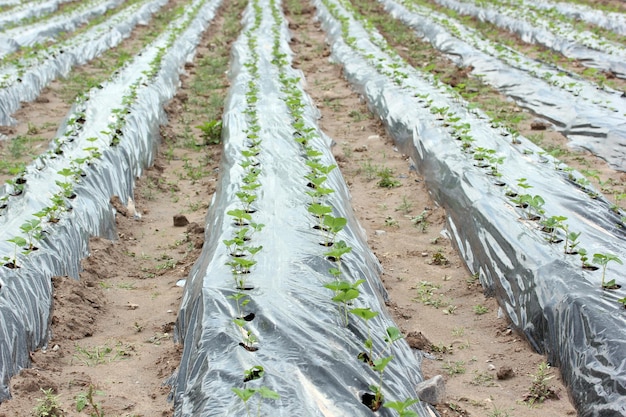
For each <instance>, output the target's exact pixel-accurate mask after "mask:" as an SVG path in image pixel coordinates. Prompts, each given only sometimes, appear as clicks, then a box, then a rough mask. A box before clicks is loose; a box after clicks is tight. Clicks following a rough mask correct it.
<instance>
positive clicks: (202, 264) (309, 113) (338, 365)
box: [172, 1, 430, 417]
mask: <svg viewBox="0 0 626 417" xmlns="http://www.w3.org/2000/svg"><path fill="white" fill-rule="evenodd" d="M270 5H271V4H270ZM258 6H259V9H260V10H262V23H261V25H260V27H259V28H258V29H257V30H255V31H253V32H251V33H250V36H251V37H252V38H253V39H254V40H255V41H256V43H257V44H258V48H257V50H258V53H259V59H258V60H256V61H255V62H256V63H257V64H258V73H259V74H261V75H260V80H259V81H258V84H259V85H258V87H259V93H258V97H259V100H258V102H256V109H257V111H258V115H259V124H260V127H261V129H260V131H259V138H260V139H262V143H261V145H260V148H261V150H260V153H259V155H258V156H256V157H255V158H256V160H258V162H259V163H260V165H259V168H260V169H261V174H260V177H259V182H260V183H261V187H259V188H258V189H257V190H260V191H258V199H257V200H256V201H255V202H254V206H253V208H254V210H256V211H255V212H254V213H253V214H252V216H253V221H254V222H257V223H262V224H264V225H265V227H264V228H263V229H262V230H261V231H258V232H256V233H254V235H253V236H252V238H251V241H250V245H254V246H259V245H261V246H262V247H263V248H262V250H261V251H260V252H259V253H258V254H257V255H256V256H255V260H257V264H256V265H255V266H254V268H253V270H252V271H251V273H250V274H248V275H247V278H246V282H247V283H249V284H251V285H252V286H253V287H254V288H253V289H249V290H245V291H244V293H245V294H246V296H247V298H248V299H249V301H250V302H249V303H248V304H247V305H246V306H245V308H244V310H245V313H246V314H247V313H250V312H252V313H254V315H255V317H254V319H253V320H252V321H250V322H248V323H249V324H248V325H247V327H249V328H250V331H251V332H252V333H253V334H255V335H256V337H257V338H258V339H259V343H258V348H259V349H258V350H257V351H256V352H249V351H247V350H246V349H244V348H243V347H241V346H239V343H238V342H240V341H241V340H242V335H241V334H240V330H239V329H238V327H237V326H236V325H235V323H234V322H233V319H234V318H236V317H237V315H238V314H239V312H238V310H237V306H236V303H235V301H234V300H232V299H230V298H229V297H231V296H233V295H235V294H237V293H238V292H239V290H237V289H236V285H235V282H234V280H233V275H232V272H231V270H230V268H229V267H228V266H227V265H226V262H228V261H229V259H230V255H229V253H228V252H229V251H228V249H227V247H226V246H225V245H224V243H223V240H225V239H230V238H231V237H232V236H233V234H234V233H235V232H236V231H237V230H238V229H237V227H236V226H235V225H234V224H233V220H232V217H230V216H228V215H227V214H226V213H227V212H228V211H229V210H232V209H236V208H238V207H240V204H239V201H238V200H237V199H236V198H235V195H234V194H235V192H236V191H237V184H241V181H242V178H243V176H244V169H243V168H242V166H241V164H240V163H241V162H242V161H243V156H242V154H241V152H242V150H245V149H247V147H246V146H247V142H248V140H247V138H246V136H247V134H246V130H247V129H248V127H249V124H248V121H247V118H246V116H245V111H246V109H247V108H248V105H247V102H246V90H247V86H248V85H249V84H248V83H249V81H251V79H252V75H251V73H250V71H249V66H250V65H249V64H248V62H249V59H250V56H251V52H250V50H249V49H248V44H247V43H246V37H245V36H242V37H240V38H239V39H238V41H236V42H235V43H234V44H233V46H232V54H233V61H232V64H231V70H230V75H231V78H232V82H231V88H230V93H229V97H228V100H227V103H226V106H225V112H224V116H223V135H222V136H223V138H224V152H223V157H222V165H221V168H220V173H221V179H220V182H219V184H218V187H217V191H216V192H215V195H214V197H213V200H212V202H211V206H210V208H209V211H208V213H207V217H206V219H207V221H206V238H205V243H204V246H203V250H202V254H201V256H200V258H199V260H198V261H197V263H196V264H195V265H194V267H193V269H192V271H191V272H190V275H189V277H188V279H187V283H186V286H185V291H184V295H183V300H182V302H181V309H180V313H179V315H178V320H177V325H176V330H175V335H176V338H177V339H178V340H180V341H182V342H183V344H184V349H183V354H182V359H181V364H180V366H179V369H178V372H177V374H176V375H175V376H174V377H173V378H172V385H173V397H174V404H175V415H176V416H200V415H212V416H241V415H243V414H244V413H245V411H244V405H243V403H242V402H241V400H240V399H239V398H238V397H237V396H236V395H235V393H234V392H233V391H232V390H231V388H233V387H235V388H243V387H244V382H243V378H244V371H245V370H248V369H250V368H251V367H253V366H262V367H263V368H264V370H265V376H264V377H263V379H262V380H261V381H260V384H262V385H263V386H266V387H268V388H269V389H271V390H274V391H276V392H277V393H278V394H279V395H280V398H279V399H276V400H262V403H261V404H260V410H261V415H271V416H273V417H278V416H288V417H292V416H302V417H313V416H320V417H321V416H326V417H328V416H337V417H339V416H342V417H343V416H351V417H358V416H371V415H373V413H372V411H371V410H370V409H369V408H368V407H366V406H365V405H363V404H362V403H361V399H360V394H361V393H362V392H364V391H369V388H368V386H369V385H371V384H376V383H377V381H378V376H377V374H376V372H374V371H373V370H372V369H371V368H370V367H369V366H368V365H366V364H365V363H363V362H361V361H360V360H359V359H357V356H358V354H359V353H360V352H362V351H363V350H364V341H365V339H366V338H367V330H366V328H365V326H364V324H363V322H362V320H360V319H358V318H356V317H354V316H353V317H351V318H350V319H349V325H348V326H347V327H346V326H344V324H343V323H342V318H341V317H342V316H341V313H340V311H339V308H338V304H336V303H335V302H333V301H332V300H331V298H332V297H333V295H334V294H333V291H331V290H329V289H326V288H324V284H326V283H329V282H333V281H334V278H333V277H332V276H331V275H330V274H329V272H328V271H329V269H330V268H332V267H333V266H334V265H335V263H333V262H331V261H329V260H327V259H325V257H324V255H323V254H324V253H325V252H326V251H327V250H328V248H326V247H323V246H321V245H320V241H321V237H320V232H319V231H317V230H314V229H313V226H314V225H315V224H316V220H315V218H314V217H312V215H311V214H310V213H309V212H308V211H307V208H308V205H309V204H310V202H311V197H310V196H309V195H307V194H306V191H307V190H310V188H308V187H307V185H306V184H307V180H306V179H305V177H304V176H305V175H306V174H307V173H309V168H308V167H307V166H306V164H305V162H306V159H305V155H304V153H303V150H302V147H301V146H300V145H299V144H298V143H297V142H296V141H295V140H294V137H293V127H292V126H291V119H292V117H291V115H290V114H289V112H288V111H287V107H286V105H285V102H284V100H285V95H284V94H283V93H281V91H280V83H279V77H278V70H277V67H276V66H275V65H274V64H273V63H272V60H273V56H272V55H271V53H272V45H276V43H275V39H273V38H272V33H273V28H274V27H275V26H273V25H272V14H271V11H272V10H271V7H268V2H266V1H265V2H259V5H258ZM253 10H254V9H253V7H251V6H250V5H249V6H248V8H247V9H246V11H245V13H244V15H243V23H244V32H245V33H248V32H249V31H250V30H251V28H252V27H253V24H254V22H255V15H254V13H253ZM278 24H279V25H280V26H279V30H280V34H281V35H280V41H279V42H280V45H279V50H280V53H281V54H284V56H287V59H289V60H290V57H291V51H290V50H289V47H288V43H287V39H288V32H287V28H286V23H285V21H284V20H283V19H282V16H281V18H280V20H279V22H278ZM283 75H284V77H285V78H283V79H290V78H293V77H302V74H301V73H300V72H299V71H296V70H293V69H291V68H286V73H285V74H281V77H282V76H283ZM297 88H298V89H301V86H298V87H297ZM302 98H303V100H305V102H306V108H305V113H304V115H303V120H305V121H306V123H305V124H306V125H307V126H310V127H311V128H312V129H314V130H315V131H316V132H317V133H316V135H315V139H312V140H311V142H309V145H310V146H312V147H314V148H315V149H316V150H318V151H319V152H320V153H321V156H320V158H321V161H320V162H321V163H322V164H334V163H335V161H334V158H333V156H332V153H331V151H330V145H331V140H330V139H329V138H328V137H326V136H324V135H323V134H322V133H321V132H320V131H319V128H317V127H316V126H317V125H316V120H317V118H318V117H319V114H318V113H317V110H316V109H315V108H314V107H313V105H312V103H311V101H310V99H309V98H308V96H306V94H305V93H304V92H303V91H302ZM325 184H327V186H328V187H329V188H332V189H334V190H335V192H334V193H332V194H331V195H330V196H329V199H328V201H327V204H329V205H330V206H332V208H333V215H334V216H341V217H344V218H346V219H347V220H348V223H347V226H346V227H345V228H344V229H343V230H342V231H341V232H339V235H338V236H337V240H344V241H345V242H346V243H347V244H348V246H351V247H352V251H351V252H350V253H348V254H346V255H344V257H343V258H342V270H343V276H342V279H345V280H347V281H351V282H354V281H356V280H357V279H365V280H366V282H365V283H364V284H363V285H362V286H361V287H360V292H361V294H360V296H359V297H358V298H357V299H356V300H355V301H354V305H353V307H370V308H371V309H372V310H373V311H376V312H378V313H379V316H377V317H376V318H374V319H372V320H370V328H371V329H372V336H373V340H374V351H375V352H376V351H380V350H381V349H384V347H383V345H384V342H383V341H382V339H383V336H384V334H385V329H386V328H387V327H390V326H393V322H392V320H391V318H390V317H389V315H388V314H387V312H386V310H385V308H384V299H385V297H386V294H385V291H384V288H383V287H382V284H381V282H380V279H379V273H380V265H379V263H378V261H377V259H376V258H375V256H374V255H373V253H372V252H371V251H370V250H369V248H368V247H367V244H366V241H365V238H364V233H363V231H362V229H361V228H360V226H359V225H358V223H357V221H356V220H355V218H354V216H353V213H352V209H351V208H350V204H349V195H348V190H347V186H346V184H345V182H344V180H343V178H342V176H341V174H340V172H339V170H338V169H335V170H333V171H332V172H330V174H329V175H328V179H327V182H326V183H325ZM325 186H326V185H325ZM388 352H389V354H391V355H393V356H394V359H393V360H392V361H391V363H390V364H389V366H388V368H387V369H386V371H385V376H384V387H383V394H384V395H385V401H404V400H406V399H408V398H414V397H416V394H415V391H414V388H415V385H416V384H417V383H418V382H420V381H421V379H422V377H421V373H420V360H419V358H418V357H416V354H417V352H416V353H414V352H412V351H411V349H410V348H409V346H408V344H407V343H406V342H405V341H404V340H403V339H402V340H400V341H398V342H395V343H394V344H393V346H392V347H391V350H390V351H388ZM257 382H258V381H253V382H250V383H249V384H250V385H248V387H250V386H256V385H255V384H256V383H257ZM257 397H258V396H257ZM257 397H255V398H254V399H252V400H250V403H251V404H252V405H251V407H254V408H255V409H256V407H257V399H258V398H257ZM424 407H425V406H424V405H422V404H415V405H413V406H411V407H410V409H411V410H415V411H417V412H419V413H420V415H421V416H427V415H430V414H428V412H427V411H426V409H425V408H424ZM376 414H377V415H381V416H393V415H396V414H395V412H394V411H392V410H391V409H387V408H381V409H380V410H379V411H378V412H377V413H376Z"/></svg>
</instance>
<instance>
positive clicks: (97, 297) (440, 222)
mask: <svg viewBox="0 0 626 417" xmlns="http://www.w3.org/2000/svg"><path fill="white" fill-rule="evenodd" d="M234 3H235V4H236V7H238V8H239V9H240V8H241V7H242V5H243V2H241V1H237V2H234ZM286 8H287V11H288V18H289V20H290V29H291V30H292V33H293V42H292V48H293V50H294V53H295V65H296V66H297V67H299V68H300V69H301V70H302V71H303V73H304V75H305V77H306V86H307V87H306V89H307V92H308V93H309V94H310V95H311V96H312V98H313V100H314V102H315V103H316V104H317V105H318V107H319V108H320V110H321V112H322V117H321V119H320V126H321V127H322V129H323V130H324V131H325V132H326V133H327V134H329V135H330V136H331V137H332V138H334V140H335V141H336V145H335V146H334V148H333V151H334V154H335V157H336V159H337V161H338V164H339V167H340V169H341V171H342V173H343V175H344V177H345V179H346V182H347V183H348V185H349V187H350V191H351V194H352V206H353V208H354V211H355V213H356V215H357V217H358V219H359V221H360V223H361V225H362V226H363V227H364V228H365V230H366V231H367V235H368V237H369V244H370V247H371V248H372V250H373V251H374V252H375V254H376V256H377V257H378V259H379V260H380V262H381V263H382V265H383V267H384V274H383V275H382V277H381V279H382V280H383V282H384V284H385V287H386V288H387V290H388V291H389V296H390V301H389V303H388V308H389V310H390V311H391V312H392V314H393V316H394V318H395V320H396V322H397V324H398V326H399V327H400V328H401V329H402V331H403V332H404V334H405V335H406V338H407V340H408V341H409V343H410V344H411V345H412V346H413V347H415V348H417V349H420V350H422V351H424V354H425V358H426V359H425V360H424V362H423V372H424V374H425V377H426V378H430V377H433V376H435V375H438V374H441V375H443V376H444V378H445V381H446V391H447V398H446V400H445V402H443V403H441V404H439V405H438V406H437V408H438V410H439V412H440V413H441V414H442V415H443V416H491V417H496V416H511V417H512V416H515V417H539V416H542V417H543V416H568V415H575V414H576V413H575V410H574V408H573V407H572V405H571V403H570V401H569V399H568V394H567V390H566V388H565V387H564V386H563V384H562V383H561V381H560V378H559V373H558V369H551V370H550V375H551V377H552V378H551V379H550V380H549V381H548V385H549V387H550V388H551V391H552V392H553V393H555V394H556V395H555V398H553V399H549V400H546V401H545V402H543V403H536V404H534V405H532V406H531V405H529V404H528V403H527V402H524V399H525V397H526V395H527V393H528V391H529V389H530V387H531V383H532V379H533V377H532V375H534V374H536V373H537V372H538V367H539V365H540V364H541V363H542V362H544V361H545V358H544V357H542V356H541V355H538V354H536V353H535V352H533V351H532V349H531V348H530V347H529V345H528V343H526V341H525V340H524V339H523V337H521V336H520V335H517V334H515V333H514V332H512V331H511V329H510V328H509V326H508V323H507V321H506V319H505V318H503V317H501V314H500V313H499V308H498V305H497V303H496V301H495V300H494V299H493V298H487V297H485V296H484V294H483V292H482V289H481V287H480V284H479V283H478V281H477V279H476V277H474V276H472V275H471V274H470V273H469V272H468V271H467V269H466V268H465V266H464V264H463V261H462V260H461V259H460V258H459V255H458V253H457V251H456V250H455V248H454V247H453V246H452V244H451V242H450V241H449V239H448V238H447V234H446V232H445V228H446V221H445V219H446V214H445V211H444V210H443V209H442V208H440V207H437V205H436V204H435V203H434V202H433V201H432V200H431V199H430V197H429V193H428V190H427V189H426V187H425V183H424V181H423V179H422V178H420V176H419V175H417V174H416V172H415V170H414V169H412V167H411V166H410V161H409V160H408V158H407V157H406V156H405V155H402V154H400V153H399V152H398V151H397V150H396V149H395V148H394V146H393V143H392V140H391V138H390V137H389V136H388V135H387V134H386V133H385V131H384V129H383V128H382V126H381V124H380V122H379V121H378V120H377V119H375V118H373V117H372V116H371V115H370V114H369V113H368V111H367V108H366V106H365V104H364V103H363V101H362V99H361V98H360V97H359V96H358V95H357V94H355V93H354V92H353V91H352V90H351V89H350V86H349V85H348V84H347V82H346V81H345V80H344V79H343V77H342V74H341V69H340V67H338V66H336V65H333V64H331V63H329V60H328V56H329V50H328V47H327V46H326V44H325V42H324V33H323V32H322V31H321V29H320V28H319V25H317V24H316V23H315V22H314V19H313V16H314V14H313V13H314V11H313V10H311V9H307V8H303V9H302V10H299V11H297V10H295V9H292V8H290V7H289V6H287V7H286ZM222 23H223V11H222V13H220V15H219V16H218V17H217V20H216V21H215V23H214V24H212V25H211V27H210V28H209V30H208V31H207V33H206V34H205V36H204V38H203V40H202V42H201V45H200V47H199V49H198V54H197V55H196V58H195V60H194V62H193V63H191V64H189V65H188V66H187V67H186V74H185V75H184V76H183V77H182V84H181V87H180V90H179V92H178V94H177V96H176V97H175V98H174V100H172V102H171V103H170V104H169V105H168V107H167V112H168V117H169V123H168V125H167V126H164V127H163V130H162V132H163V144H162V146H161V152H160V154H159V155H158V157H157V159H156V161H155V164H154V166H153V167H151V168H150V169H148V170H147V171H146V172H145V174H144V175H143V176H142V177H141V178H140V179H139V180H138V181H137V184H136V189H135V198H134V201H133V202H132V204H130V205H129V202H122V201H119V199H115V198H114V199H112V202H111V204H112V205H113V206H114V207H115V208H116V209H117V216H116V222H117V233H118V239H116V240H114V241H109V240H106V239H102V238H98V237H94V238H93V239H92V240H91V241H90V256H89V257H88V258H86V259H84V261H83V272H82V273H81V274H80V280H73V279H71V278H68V277H54V278H53V285H54V311H53V320H52V337H51V339H50V342H49V344H48V346H47V347H46V349H41V350H38V351H36V352H32V354H31V358H32V366H31V367H30V368H29V369H24V370H22V371H21V372H20V373H19V375H17V376H15V377H14V378H13V379H12V381H11V393H12V395H13V398H12V399H11V400H9V401H6V402H4V403H2V404H0V417H13V416H16V417H17V416H31V415H34V414H33V410H34V408H35V407H37V406H38V405H40V404H41V402H42V401H43V399H44V393H43V392H42V390H51V393H52V394H53V395H54V396H56V402H57V405H58V407H57V415H65V416H83V415H90V413H93V412H94V409H93V408H91V407H90V406H87V407H85V408H84V409H83V410H82V411H81V412H79V411H77V410H76V404H77V397H80V396H81V395H84V394H86V393H88V392H89V391H90V389H94V390H95V392H94V395H93V401H92V403H93V404H94V405H100V406H101V407H102V410H103V412H104V414H105V415H107V416H127V417H128V416H159V415H161V416H170V415H172V404H171V403H170V402H168V400H167V398H168V394H169V388H168V386H167V385H166V381H167V379H168V377H170V376H171V375H172V373H173V372H174V371H175V369H176V366H177V364H178V362H179V360H180V352H181V347H180V346H179V345H177V344H175V343H174V341H173V338H172V329H173V326H174V323H175V320H176V314H177V310H178V306H179V304H180V298H181V294H182V291H183V289H182V287H181V286H180V282H179V280H182V279H184V278H185V277H186V275H187V273H188V271H189V268H190V267H191V266H192V265H193V263H194V261H195V260H196V259H197V257H198V255H199V253H200V249H201V247H202V242H203V238H204V215H205V213H206V211H207V207H208V204H209V202H210V201H211V196H212V193H213V191H214V190H215V184H216V182H217V181H218V180H219V178H218V174H219V172H218V164H219V160H220V146H219V145H213V146H202V145H198V146H189V145H188V144H187V145H185V138H187V139H188V138H189V135H190V134H191V135H192V137H195V138H196V139H197V140H196V143H197V144H201V143H202V141H201V140H200V139H199V138H200V134H199V131H198V130H197V129H195V128H193V127H194V126H196V125H197V124H200V123H202V122H203V121H205V120H202V116H201V115H198V114H196V113H193V112H190V111H189V106H188V102H190V101H191V98H193V97H194V95H198V92H197V91H195V90H194V89H192V88H191V87H190V85H191V81H192V80H193V77H195V72H196V68H197V66H198V65H199V64H200V62H201V59H202V58H204V59H206V58H207V57H211V54H212V50H213V45H214V44H215V42H216V39H217V37H218V36H219V33H220V30H221V29H222V27H221V25H222ZM90 70H92V68H91V67H90V66H85V67H84V68H82V69H81V71H86V72H89V71H90ZM227 85H228V82H227V80H226V78H225V76H224V83H223V89H224V91H225V89H226V88H227ZM59 95H60V92H59V91H58V90H57V89H55V88H54V87H51V88H49V89H47V90H46V92H45V93H44V94H43V95H42V97H43V98H44V99H41V100H38V101H37V102H35V103H31V104H29V105H27V106H24V107H23V109H22V110H20V112H19V114H18V116H17V117H18V118H19V120H20V125H19V126H18V127H17V128H15V129H14V130H12V131H11V130H10V129H9V130H5V133H6V134H8V135H17V134H20V133H23V132H24V131H25V130H24V129H28V123H31V124H33V125H34V124H36V126H41V130H42V131H45V132H46V134H47V136H49V135H50V134H51V133H53V130H54V127H56V126H58V125H59V123H60V120H61V119H62V117H63V115H64V114H65V112H66V111H67V109H68V108H67V107H63V105H62V104H59V103H60V101H62V100H61V99H60V98H59ZM43 126H48V128H44V127H43ZM190 127H192V128H191V131H190ZM190 132H191V133H190ZM550 137H553V135H552V134H550ZM554 140H555V141H558V140H559V139H554ZM34 152H36V151H34ZM584 157H585V158H587V159H589V160H591V161H593V164H594V166H597V167H598V169H602V170H603V172H606V175H608V176H616V175H617V173H615V172H614V171H611V170H610V169H608V168H606V166H605V165H603V164H602V162H601V161H597V160H595V158H591V157H589V155H584ZM190 167H192V168H195V169H199V170H201V171H202V173H203V175H202V176H201V177H200V178H198V177H197V176H195V175H191V173H190ZM381 168H389V169H391V170H392V171H393V173H394V179H396V180H397V181H398V182H399V184H400V185H399V186H398V187H394V188H383V187H380V186H379V185H378V178H377V177H376V171H377V170H380V169H381ZM135 213H137V214H138V215H135ZM180 215H182V216H184V217H185V218H186V219H187V221H188V222H189V224H186V225H183V226H175V225H174V220H173V219H174V217H175V216H180ZM183 223H184V221H183Z"/></svg>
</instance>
